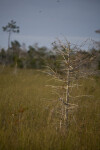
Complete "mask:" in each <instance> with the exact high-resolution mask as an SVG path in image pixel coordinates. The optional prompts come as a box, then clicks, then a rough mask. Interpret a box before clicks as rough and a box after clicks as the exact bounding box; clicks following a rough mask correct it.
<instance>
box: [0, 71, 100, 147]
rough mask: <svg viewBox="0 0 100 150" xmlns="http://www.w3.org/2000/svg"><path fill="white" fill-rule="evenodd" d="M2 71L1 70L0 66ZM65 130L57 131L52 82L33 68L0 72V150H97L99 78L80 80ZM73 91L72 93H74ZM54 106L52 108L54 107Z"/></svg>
mask: <svg viewBox="0 0 100 150" xmlns="http://www.w3.org/2000/svg"><path fill="white" fill-rule="evenodd" d="M1 70H2V69H1ZM81 82H82V84H83V86H82V87H81V88H80V89H79V93H80V94H86V95H88V94H89V95H93V96H92V97H81V98H78V99H77V100H74V103H76V104H78V108H77V109H75V111H73V112H72V114H71V117H70V127H69V131H68V132H67V133H65V131H64V130H63V129H61V130H59V128H58V127H59V121H58V118H59V114H57V110H56V105H57V101H56V98H57V96H56V95H55V94H52V89H51V88H50V87H48V86H45V85H47V84H54V81H51V80H49V78H48V77H47V76H46V75H45V74H43V73H41V72H39V71H36V70H18V72H17V74H14V69H13V68H4V70H3V71H1V72H0V150H100V78H99V77H94V80H88V79H86V80H82V81H81ZM77 92H78V91H77V90H76V91H75V90H74V92H73V95H77ZM54 108H55V109H54Z"/></svg>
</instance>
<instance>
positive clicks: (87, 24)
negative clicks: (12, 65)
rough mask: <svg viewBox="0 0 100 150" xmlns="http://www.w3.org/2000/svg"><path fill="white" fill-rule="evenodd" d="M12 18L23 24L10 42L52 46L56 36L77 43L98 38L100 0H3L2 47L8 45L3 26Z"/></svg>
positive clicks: (0, 11) (0, 12)
mask: <svg viewBox="0 0 100 150" xmlns="http://www.w3.org/2000/svg"><path fill="white" fill-rule="evenodd" d="M11 20H14V21H16V25H18V26H19V27H20V33H18V34H17V33H12V35H11V41H13V40H18V41H19V42H20V43H21V44H22V43H25V44H26V46H29V45H34V44H35V43H38V44H39V46H47V47H50V46H51V43H52V42H53V41H55V40H56V38H59V39H61V40H63V39H64V38H66V39H67V40H68V41H70V42H71V43H75V44H78V43H81V42H83V41H85V40H86V39H93V40H96V41H99V39H100V34H97V33H95V30H97V29H100V0H0V48H2V47H3V48H7V45H8V34H7V33H6V32H3V30H2V26H6V25H7V24H8V22H10V21H11Z"/></svg>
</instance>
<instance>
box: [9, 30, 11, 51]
mask: <svg viewBox="0 0 100 150" xmlns="http://www.w3.org/2000/svg"><path fill="white" fill-rule="evenodd" d="M10 36H11V32H9V34H8V49H9V48H10Z"/></svg>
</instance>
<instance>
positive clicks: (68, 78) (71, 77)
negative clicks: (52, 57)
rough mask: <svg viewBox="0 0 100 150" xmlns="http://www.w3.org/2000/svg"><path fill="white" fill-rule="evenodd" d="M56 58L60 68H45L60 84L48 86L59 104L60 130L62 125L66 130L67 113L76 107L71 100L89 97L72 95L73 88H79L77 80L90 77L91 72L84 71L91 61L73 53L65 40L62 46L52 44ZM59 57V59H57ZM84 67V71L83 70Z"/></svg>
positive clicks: (88, 57) (77, 53)
mask: <svg viewBox="0 0 100 150" xmlns="http://www.w3.org/2000/svg"><path fill="white" fill-rule="evenodd" d="M54 47H55V52H56V56H58V58H60V60H59V64H60V67H59V68H58V69H57V68H53V69H52V68H51V67H47V68H48V71H47V73H48V74H49V75H50V76H52V77H53V80H56V81H57V82H58V83H60V84H59V85H58V86H53V85H49V86H51V87H52V88H53V91H55V92H56V94H57V95H58V100H59V102H60V103H61V105H60V107H59V111H60V128H61V127H62V125H64V126H65V127H66V129H68V126H69V112H70V110H73V109H74V108H76V107H77V106H78V105H77V104H74V103H71V101H72V99H75V98H78V97H80V96H81V97H84V96H89V95H74V96H73V93H72V91H73V90H72V89H73V88H77V87H80V86H81V85H80V84H78V79H81V78H86V77H87V78H88V75H90V74H91V75H92V72H91V73H90V72H88V71H86V65H87V64H89V63H90V62H91V60H93V57H92V56H90V55H85V54H84V53H83V52H80V51H75V50H73V49H72V48H71V44H70V42H68V41H67V40H66V44H63V43H62V42H61V41H60V40H58V45H57V44H56V42H54ZM59 56H60V57H59ZM84 66H85V69H84Z"/></svg>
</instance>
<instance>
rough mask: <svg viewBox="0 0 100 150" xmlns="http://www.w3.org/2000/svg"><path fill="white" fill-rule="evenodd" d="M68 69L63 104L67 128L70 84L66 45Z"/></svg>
mask: <svg viewBox="0 0 100 150" xmlns="http://www.w3.org/2000/svg"><path fill="white" fill-rule="evenodd" d="M67 56H68V69H67V81H66V84H67V86H66V104H67V105H66V106H65V119H66V128H68V124H69V120H68V116H69V115H68V103H69V84H70V47H68V54H67Z"/></svg>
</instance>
